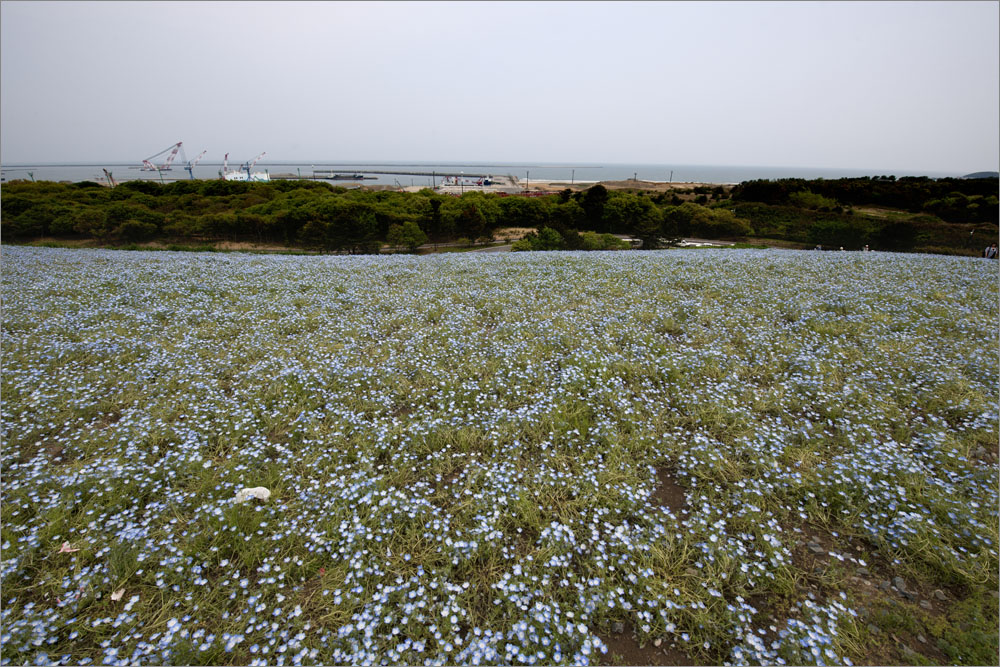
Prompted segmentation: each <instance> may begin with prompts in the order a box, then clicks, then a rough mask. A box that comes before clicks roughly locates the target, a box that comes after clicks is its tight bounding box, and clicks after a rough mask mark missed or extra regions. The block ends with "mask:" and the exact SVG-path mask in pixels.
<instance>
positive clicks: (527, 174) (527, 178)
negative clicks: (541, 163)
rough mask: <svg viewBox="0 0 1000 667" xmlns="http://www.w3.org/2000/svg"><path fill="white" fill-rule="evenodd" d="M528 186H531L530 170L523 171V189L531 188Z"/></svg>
mask: <svg viewBox="0 0 1000 667" xmlns="http://www.w3.org/2000/svg"><path fill="white" fill-rule="evenodd" d="M530 186H531V172H530V171H526V172H524V191H525V192H527V191H528V190H529V189H531V188H530Z"/></svg>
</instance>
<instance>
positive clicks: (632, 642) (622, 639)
mask: <svg viewBox="0 0 1000 667" xmlns="http://www.w3.org/2000/svg"><path fill="white" fill-rule="evenodd" d="M597 636H598V637H600V639H601V641H602V642H604V643H605V644H606V645H607V647H608V652H607V653H605V654H604V655H603V656H600V661H599V662H598V664H600V665H698V664H701V663H698V662H695V661H694V660H693V659H692V658H691V657H690V656H689V655H687V654H686V653H684V652H683V651H681V650H679V649H677V648H673V647H671V646H668V645H667V642H666V641H663V642H662V643H661V645H660V646H656V645H655V642H654V643H649V644H640V643H639V641H638V640H637V639H636V638H635V635H634V633H633V630H632V627H631V626H630V625H629V624H627V623H626V624H624V632H618V633H615V632H612V633H610V634H609V633H601V632H598V633H597Z"/></svg>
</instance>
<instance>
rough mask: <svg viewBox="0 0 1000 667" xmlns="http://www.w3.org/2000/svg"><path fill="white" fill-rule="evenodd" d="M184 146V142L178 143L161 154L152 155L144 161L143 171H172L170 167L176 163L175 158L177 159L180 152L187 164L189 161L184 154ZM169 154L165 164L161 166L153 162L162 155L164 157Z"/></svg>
mask: <svg viewBox="0 0 1000 667" xmlns="http://www.w3.org/2000/svg"><path fill="white" fill-rule="evenodd" d="M183 144H184V142H183V141H178V142H177V143H176V144H172V145H170V146H167V147H166V148H164V149H163V150H162V151H160V152H159V153H156V154H155V155H150V156H149V157H148V158H146V159H145V160H143V161H142V170H143V171H170V169H171V166H170V165H172V164H173V163H174V158H176V157H177V153H178V152H179V151H180V152H181V156H182V157H181V159H183V160H184V161H185V162H187V159H186V158H185V157H184V154H183V148H182V146H183ZM167 152H169V153H170V155H168V156H167V159H166V161H165V162H164V163H163V164H161V165H156V164H153V160H155V159H156V158H158V157H160V156H161V155H163V154H164V153H167Z"/></svg>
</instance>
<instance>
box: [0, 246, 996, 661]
mask: <svg viewBox="0 0 1000 667" xmlns="http://www.w3.org/2000/svg"><path fill="white" fill-rule="evenodd" d="M997 287H998V285H997V274H996V268H995V264H993V263H992V262H989V261H987V260H982V259H974V258H960V257H944V256H931V255H891V254H885V253H805V252H793V251H780V250H751V249H731V250H711V249H702V250H671V251H654V252H646V253H624V252H612V253H602V252H590V253H576V252H563V253H544V252H543V253H521V254H511V255H502V256H496V255H484V254H461V255H432V256H426V257H412V256H391V257H368V256H359V257H342V256H341V257H334V256H326V257H317V256H286V255H266V256H265V255H242V254H208V253H174V252H169V251H163V252H155V253H154V252H126V251H109V250H67V249H57V248H26V247H6V248H5V249H4V271H3V276H2V290H3V292H2V296H3V300H4V310H3V328H2V343H3V346H2V353H3V359H2V361H3V364H2V387H0V389H2V392H3V397H4V401H3V414H2V436H3V443H4V444H3V449H2V466H3V482H2V484H3V486H2V493H3V503H2V507H0V519H2V526H0V549H2V563H0V591H2V593H0V595H2V612H0V614H2V615H0V644H2V648H0V662H2V663H3V664H21V663H25V662H30V663H36V664H44V663H61V664H88V663H101V664H234V665H236V664H373V663H383V662H384V663H389V664H400V663H405V664H477V663H488V664H534V663H538V664H589V663H597V662H602V663H615V662H623V661H625V662H635V661H639V662H642V663H643V664H662V663H669V662H694V663H706V664H718V663H722V662H731V663H735V664H756V663H775V662H788V663H792V664H837V663H841V664H850V663H856V664H860V663H869V664H871V663H874V664H893V663H897V664H898V663H909V664H918V663H925V662H939V663H962V664H995V662H996V659H997V657H998V656H997V631H996V628H997V601H996V598H995V597H994V596H993V592H994V591H996V590H997V587H998V581H997V570H998V557H997V539H998V535H997V502H998V488H997V484H998V482H997V472H998V468H997V441H998V415H997V404H998V388H997V376H998V358H997V354H996V350H997V343H998V341H997V328H996V323H997V318H998V312H997V301H996V294H997ZM609 647H611V648H610V650H609Z"/></svg>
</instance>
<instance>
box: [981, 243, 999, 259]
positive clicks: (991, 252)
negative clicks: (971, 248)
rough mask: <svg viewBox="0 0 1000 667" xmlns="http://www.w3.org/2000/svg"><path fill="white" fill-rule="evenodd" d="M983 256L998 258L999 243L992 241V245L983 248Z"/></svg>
mask: <svg viewBox="0 0 1000 667" xmlns="http://www.w3.org/2000/svg"><path fill="white" fill-rule="evenodd" d="M983 257H985V258H986V259H996V258H997V244H996V243H992V244H990V247H988V248H986V250H983Z"/></svg>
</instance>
